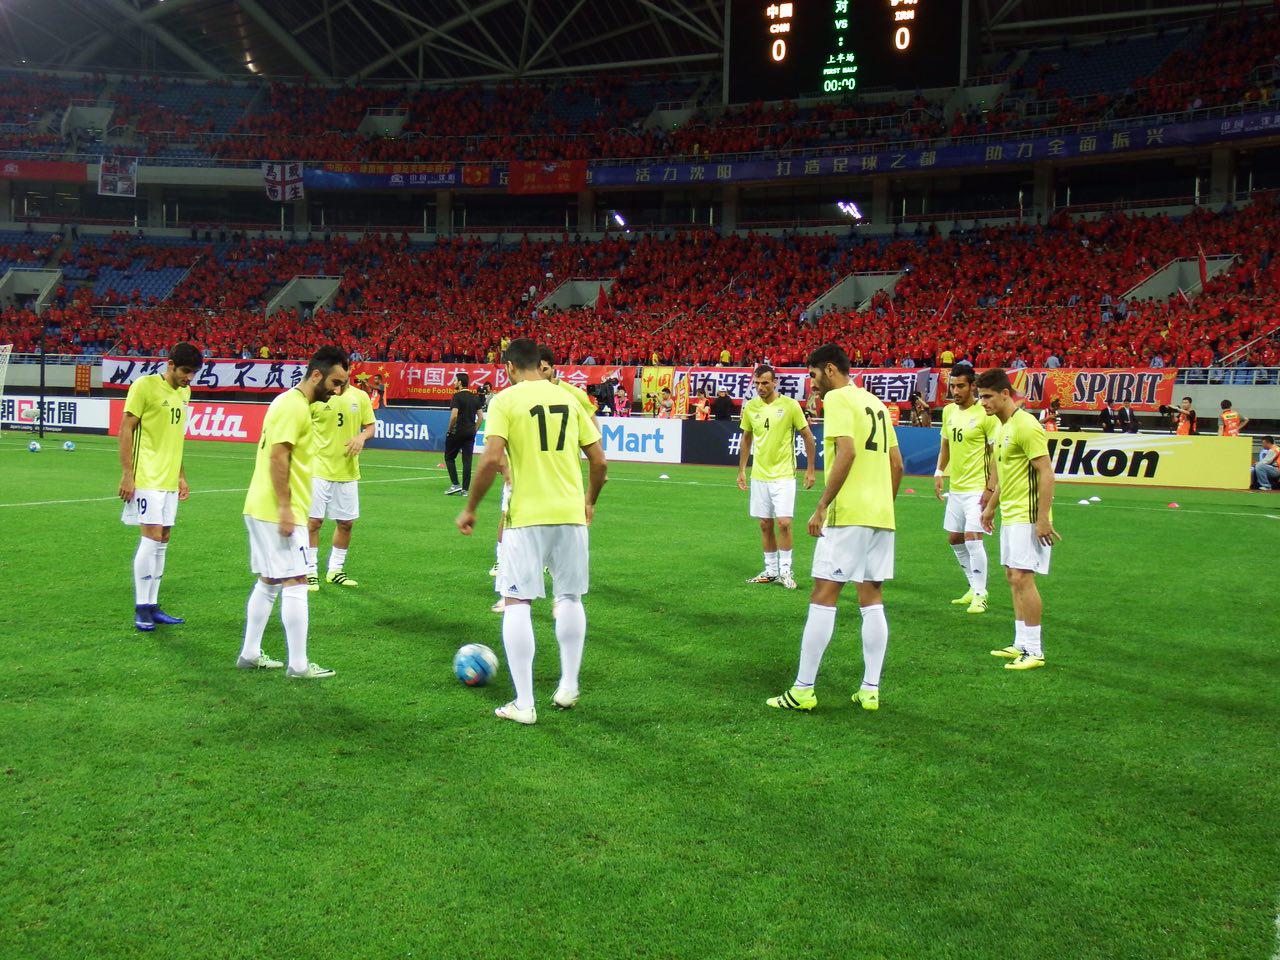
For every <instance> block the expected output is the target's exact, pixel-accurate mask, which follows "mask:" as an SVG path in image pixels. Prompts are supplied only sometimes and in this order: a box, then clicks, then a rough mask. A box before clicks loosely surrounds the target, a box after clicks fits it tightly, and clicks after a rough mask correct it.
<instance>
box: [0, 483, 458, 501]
mask: <svg viewBox="0 0 1280 960" xmlns="http://www.w3.org/2000/svg"><path fill="white" fill-rule="evenodd" d="M440 479H442V478H441V477H439V476H433V477H395V478H394V479H391V480H361V481H360V485H361V486H364V485H366V484H370V483H413V482H415V481H418V480H440ZM248 489H249V488H248V487H223V488H222V489H219V490H193V491H192V493H191V495H192V496H204V495H205V494H209V493H244V492H245V491H246V490H248ZM119 499H120V498H119V497H84V498H83V499H80V500H28V501H27V502H25V503H0V508H4V507H47V506H53V505H56V504H65V503H103V502H105V501H108V500H119Z"/></svg>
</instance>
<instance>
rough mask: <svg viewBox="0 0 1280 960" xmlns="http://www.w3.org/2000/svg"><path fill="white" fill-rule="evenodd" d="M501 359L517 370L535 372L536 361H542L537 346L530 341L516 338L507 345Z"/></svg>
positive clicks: (525, 338)
mask: <svg viewBox="0 0 1280 960" xmlns="http://www.w3.org/2000/svg"><path fill="white" fill-rule="evenodd" d="M502 359H504V360H506V361H507V363H509V364H511V365H512V366H513V367H515V368H516V369H517V370H537V369H538V361H539V360H540V359H542V355H541V353H540V352H539V350H538V345H537V344H536V343H534V342H533V341H532V340H531V339H529V338H528V337H516V338H515V339H514V340H512V341H511V342H510V343H509V344H507V352H506V353H504V354H503V355H502Z"/></svg>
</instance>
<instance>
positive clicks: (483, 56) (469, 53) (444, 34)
mask: <svg viewBox="0 0 1280 960" xmlns="http://www.w3.org/2000/svg"><path fill="white" fill-rule="evenodd" d="M372 2H373V3H375V4H377V5H378V6H380V7H382V8H384V9H386V10H389V11H391V12H392V13H394V14H395V15H396V16H397V17H399V18H400V19H401V20H403V21H404V22H405V23H409V24H412V25H413V26H415V27H417V28H418V29H419V30H425V31H427V32H428V33H438V34H439V35H440V39H441V40H442V41H443V42H446V43H449V44H451V46H449V47H441V48H440V49H441V50H442V51H444V52H445V53H451V54H453V55H454V56H457V57H463V58H464V59H467V60H473V61H475V62H476V63H479V64H481V65H483V66H486V67H493V68H494V69H495V70H514V69H515V65H514V64H512V63H511V62H509V61H508V62H505V63H504V62H503V61H502V60H496V59H494V58H493V57H491V56H489V54H487V53H485V52H484V51H483V50H480V49H478V48H476V47H473V46H471V44H469V43H463V42H462V41H461V40H459V39H458V38H457V37H455V36H453V35H452V34H451V33H449V32H448V31H447V30H444V29H443V28H438V27H436V26H434V25H432V24H430V23H428V22H427V21H425V20H423V19H421V18H419V17H415V16H414V15H413V14H411V13H408V12H407V11H405V10H401V9H400V8H399V7H397V6H396V5H395V4H393V3H391V2H390V0H372ZM351 9H353V10H354V9H355V7H352V8H351ZM475 18H476V14H475V13H474V12H472V11H467V12H466V13H464V14H462V16H461V19H460V20H458V22H457V23H456V24H455V26H454V27H451V28H450V29H451V30H452V29H456V28H457V27H459V26H461V25H462V24H464V23H466V22H467V21H470V20H475ZM455 19H458V18H455ZM453 22H454V21H453V20H450V21H449V23H453Z"/></svg>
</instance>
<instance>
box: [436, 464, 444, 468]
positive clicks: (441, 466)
mask: <svg viewBox="0 0 1280 960" xmlns="http://www.w3.org/2000/svg"><path fill="white" fill-rule="evenodd" d="M436 469H437V470H443V469H444V464H443V463H437V464H436Z"/></svg>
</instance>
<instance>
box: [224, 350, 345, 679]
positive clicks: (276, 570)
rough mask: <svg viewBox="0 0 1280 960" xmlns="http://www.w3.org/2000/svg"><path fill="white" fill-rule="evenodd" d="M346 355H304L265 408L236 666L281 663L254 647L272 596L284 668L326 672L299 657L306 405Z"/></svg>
mask: <svg viewBox="0 0 1280 960" xmlns="http://www.w3.org/2000/svg"><path fill="white" fill-rule="evenodd" d="M349 366H350V361H349V360H348V359H347V355H346V353H345V352H344V351H343V350H341V349H340V348H338V347H321V348H320V349H319V350H317V351H316V352H315V354H314V355H312V357H311V361H310V362H309V363H308V364H307V369H306V372H305V373H304V374H303V377H302V382H301V383H299V384H298V385H297V386H296V387H294V388H293V389H292V390H286V391H285V392H284V393H282V394H280V395H279V396H278V397H276V398H275V399H274V400H272V401H271V406H270V407H268V408H267V415H266V418H265V419H264V420H263V421H262V437H261V438H260V439H259V440H258V453H257V458H256V459H255V460H254V464H253V479H252V480H251V481H250V482H249V492H248V494H247V495H246V496H245V498H244V525H245V527H246V528H247V529H248V531H249V567H250V569H252V570H253V572H254V573H255V574H257V575H258V580H257V581H256V582H255V583H254V585H253V592H252V593H250V594H249V604H248V607H247V609H246V611H245V628H244V646H243V647H242V648H241V650H240V658H239V659H238V660H237V661H236V666H237V667H240V668H241V669H243V670H254V669H276V668H279V667H283V666H284V664H283V663H281V662H280V661H279V660H273V659H271V658H270V657H268V656H267V655H266V654H264V653H263V652H262V633H263V631H264V630H265V629H266V627H267V620H268V619H270V617H271V610H272V608H273V607H274V606H275V603H276V597H280V622H281V623H282V624H283V625H284V638H285V645H286V647H287V649H288V651H289V665H288V669H287V670H286V671H285V673H286V675H287V676H290V677H298V678H301V679H304V680H318V679H323V678H325V677H332V676H333V674H334V671H332V670H328V669H326V668H324V667H321V666H319V665H317V664H314V663H312V662H311V661H310V660H308V659H307V624H308V616H309V615H308V610H307V560H308V552H309V549H310V548H309V547H308V546H307V533H306V530H307V528H306V527H305V526H304V525H303V523H302V521H303V519H304V518H305V517H306V516H307V508H308V507H310V506H311V477H312V470H313V464H312V461H313V459H314V458H315V454H316V436H315V428H314V427H313V425H312V423H311V405H312V404H313V403H327V402H328V400H329V398H330V397H332V396H333V395H334V394H336V393H339V392H340V391H341V390H342V388H343V387H345V386H346V385H347V368H348V367H349Z"/></svg>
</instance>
